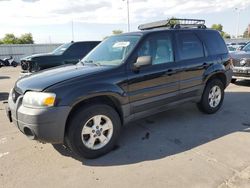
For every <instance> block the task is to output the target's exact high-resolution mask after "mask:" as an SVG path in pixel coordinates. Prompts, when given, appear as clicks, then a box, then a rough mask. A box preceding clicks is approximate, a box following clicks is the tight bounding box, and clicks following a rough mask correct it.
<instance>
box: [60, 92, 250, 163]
mask: <svg viewBox="0 0 250 188" xmlns="http://www.w3.org/2000/svg"><path fill="white" fill-rule="evenodd" d="M245 101H250V93H248V92H232V93H231V92H227V93H226V96H225V101H224V105H223V107H222V109H221V110H220V111H218V112H217V113H216V114H212V115H207V114H203V113H201V112H199V111H198V109H197V108H196V106H195V105H194V104H185V105H183V106H181V107H178V108H175V109H171V110H169V111H166V112H163V113H160V114H158V115H154V116H150V117H147V118H144V119H142V120H138V121H136V122H132V123H130V124H128V125H127V126H125V127H124V128H123V132H122V135H121V138H120V140H119V144H118V145H117V146H116V147H115V150H114V151H112V152H110V153H108V154H106V155H105V156H102V157H100V158H98V159H94V160H89V159H80V158H78V157H77V156H75V155H74V154H73V153H72V152H70V151H69V150H67V149H65V148H64V147H61V146H59V147H57V148H56V147H55V149H57V151H59V152H60V153H61V154H62V155H64V156H68V157H73V158H74V159H76V160H79V161H81V162H82V164H83V165H87V166H115V165H127V164H134V163H139V162H142V161H148V160H157V159H161V158H165V157H169V156H172V155H175V154H178V153H181V152H184V151H187V150H190V149H193V148H195V147H197V146H200V145H202V144H206V143H208V142H211V141H213V140H215V139H217V138H220V137H223V136H226V135H228V134H231V133H235V132H238V131H243V132H250V111H249V103H246V102H245ZM235 104H240V105H238V106H237V105H235ZM236 117H237V118H236ZM239 120H240V121H239Z"/></svg>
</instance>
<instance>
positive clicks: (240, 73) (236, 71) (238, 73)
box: [233, 67, 250, 80]
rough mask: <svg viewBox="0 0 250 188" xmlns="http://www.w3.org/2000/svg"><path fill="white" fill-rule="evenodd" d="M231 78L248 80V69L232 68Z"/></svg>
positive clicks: (249, 69)
mask: <svg viewBox="0 0 250 188" xmlns="http://www.w3.org/2000/svg"><path fill="white" fill-rule="evenodd" d="M233 78H234V79H245V80H250V67H234V68H233Z"/></svg>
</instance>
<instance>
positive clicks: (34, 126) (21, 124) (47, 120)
mask: <svg viewBox="0 0 250 188" xmlns="http://www.w3.org/2000/svg"><path fill="white" fill-rule="evenodd" d="M22 98H23V97H22V96H19V98H18V99H17V101H16V103H14V101H13V100H12V98H11V94H10V97H9V99H8V106H7V107H6V113H7V115H8V118H9V119H10V121H13V123H14V124H15V125H16V127H17V128H18V129H19V130H20V131H21V132H22V133H24V134H25V135H26V136H27V137H29V138H30V139H34V140H39V141H42V142H49V143H63V140H64V131H65V125H66V120H67V117H68V114H69V112H70V107H68V106H60V107H50V108H39V109H38V108H28V107H25V106H23V105H22Z"/></svg>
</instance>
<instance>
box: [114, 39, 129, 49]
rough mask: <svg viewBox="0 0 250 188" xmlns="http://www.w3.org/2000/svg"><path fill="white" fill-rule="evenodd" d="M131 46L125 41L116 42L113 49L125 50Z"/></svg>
mask: <svg viewBox="0 0 250 188" xmlns="http://www.w3.org/2000/svg"><path fill="white" fill-rule="evenodd" d="M129 45H130V42H128V41H123V42H116V43H115V44H114V45H113V46H112V47H113V48H124V47H128V46H129Z"/></svg>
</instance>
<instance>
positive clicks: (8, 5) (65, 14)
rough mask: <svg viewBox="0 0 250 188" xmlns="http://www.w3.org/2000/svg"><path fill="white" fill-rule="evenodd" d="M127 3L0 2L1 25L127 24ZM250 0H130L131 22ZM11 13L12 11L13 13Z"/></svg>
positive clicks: (65, 0)
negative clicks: (75, 22) (73, 21)
mask: <svg viewBox="0 0 250 188" xmlns="http://www.w3.org/2000/svg"><path fill="white" fill-rule="evenodd" d="M126 6H127V3H126V0H125V1H123V0H92V1H90V0H42V1H41V0H0V7H1V12H0V17H2V18H5V19H0V24H10V23H11V24H13V25H21V26H22V25H43V24H45V25H48V24H55V23H67V22H69V21H71V20H72V19H73V20H75V21H77V22H84V23H85V22H86V23H102V24H120V23H125V22H126V16H127V12H126V11H127V7H126ZM249 6H250V0H227V1H226V2H225V0H189V1H187V0H130V20H131V22H134V23H142V22H146V21H149V20H159V19H165V18H168V17H171V16H180V17H184V16H185V15H187V14H188V15H192V14H193V15H194V16H195V14H197V13H201V12H204V13H214V12H223V11H226V10H233V9H234V8H235V7H241V8H246V7H249ZM10 10H11V11H10Z"/></svg>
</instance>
